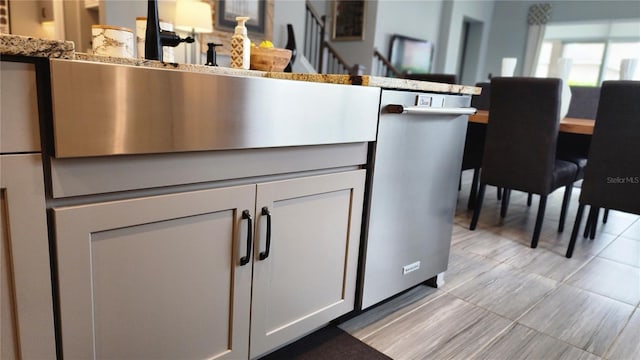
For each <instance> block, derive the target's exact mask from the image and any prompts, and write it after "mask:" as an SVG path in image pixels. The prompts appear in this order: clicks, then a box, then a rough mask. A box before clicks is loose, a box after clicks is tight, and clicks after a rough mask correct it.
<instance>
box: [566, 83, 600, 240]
mask: <svg viewBox="0 0 640 360" xmlns="http://www.w3.org/2000/svg"><path fill="white" fill-rule="evenodd" d="M599 99H600V87H599V86H571V103H570V105H569V111H568V113H567V116H568V117H574V118H583V119H595V118H596V114H597V112H598V101H599ZM590 143H591V136H590V135H582V134H569V133H560V134H559V135H558V158H560V159H562V160H566V161H571V162H573V163H575V164H576V165H578V176H577V179H583V178H584V168H585V167H586V165H587V158H588V155H589V146H590ZM599 214H600V209H599V208H595V207H591V208H590V210H589V215H588V216H587V223H586V225H585V228H584V237H585V238H587V237H589V236H590V237H591V239H593V238H594V237H595V233H596V229H597V224H598V221H597V219H598V217H599ZM608 216H609V209H605V210H604V216H603V218H602V222H603V223H606V222H607V218H608Z"/></svg>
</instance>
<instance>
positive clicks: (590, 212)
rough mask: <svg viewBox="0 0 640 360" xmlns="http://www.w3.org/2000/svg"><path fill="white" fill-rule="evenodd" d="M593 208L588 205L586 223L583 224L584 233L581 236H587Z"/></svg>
mask: <svg viewBox="0 0 640 360" xmlns="http://www.w3.org/2000/svg"><path fill="white" fill-rule="evenodd" d="M594 211H595V208H594V207H593V206H590V207H589V214H588V215H587V223H586V224H585V225H584V234H582V237H583V238H585V239H586V238H588V237H589V231H590V230H591V223H592V222H593V213H594Z"/></svg>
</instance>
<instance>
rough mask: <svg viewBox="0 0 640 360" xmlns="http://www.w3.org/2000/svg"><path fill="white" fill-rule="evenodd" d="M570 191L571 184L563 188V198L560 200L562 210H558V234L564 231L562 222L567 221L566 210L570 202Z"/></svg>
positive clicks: (571, 188)
mask: <svg viewBox="0 0 640 360" xmlns="http://www.w3.org/2000/svg"><path fill="white" fill-rule="evenodd" d="M572 190H573V184H569V185H567V186H566V187H565V188H564V197H563V198H562V209H561V210H560V225H558V232H563V231H564V222H565V220H566V219H567V209H568V208H569V202H571V191H572Z"/></svg>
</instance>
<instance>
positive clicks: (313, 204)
mask: <svg viewBox="0 0 640 360" xmlns="http://www.w3.org/2000/svg"><path fill="white" fill-rule="evenodd" d="M364 174H365V171H364V170H360V171H352V172H346V173H338V174H331V175H324V176H315V177H308V178H300V179H293V180H286V181H278V182H271V183H265V184H258V191H257V197H256V199H257V201H256V212H259V214H260V216H259V218H258V224H257V225H258V226H257V229H258V230H257V231H256V233H257V234H258V237H257V239H256V244H257V247H258V248H257V249H256V251H254V268H253V271H254V272H253V298H252V301H251V357H256V356H259V355H261V354H263V353H265V352H267V351H269V350H271V349H273V348H275V347H277V346H279V345H281V344H284V343H286V342H288V341H290V340H292V339H295V338H296V337H298V336H300V335H301V334H305V333H308V332H310V331H312V330H314V329H316V328H318V327H320V326H322V325H324V324H326V323H328V322H329V321H331V320H333V319H335V318H337V317H338V316H340V315H342V314H345V313H347V312H349V311H350V310H353V308H354V302H355V289H356V272H357V269H356V268H357V263H358V249H359V244H360V225H361V218H362V201H363V193H364V177H365V175H364ZM263 209H264V210H263ZM266 213H269V214H270V217H271V229H270V230H271V240H270V244H269V245H270V246H267V235H268V234H267V227H268V225H269V224H268V221H269V215H265V214H266ZM267 250H268V253H269V255H268V257H266V258H264V257H265V256H264V254H266V251H267ZM261 254H263V255H262V256H261ZM261 259H263V260H261Z"/></svg>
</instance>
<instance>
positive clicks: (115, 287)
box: [54, 170, 364, 359]
mask: <svg viewBox="0 0 640 360" xmlns="http://www.w3.org/2000/svg"><path fill="white" fill-rule="evenodd" d="M363 186H364V170H358V171H349V172H344V173H336V174H329V175H320V176H312V177H305V178H298V179H292V180H284V181H276V182H270V183H261V184H257V185H255V184H254V185H241V186H233V187H225V188H218V189H208V190H199V191H190V192H183V193H175V194H169V195H159V196H151V197H143V198H135V199H131V200H121V201H111V202H103V203H93V204H88V205H77V206H68V207H60V208H55V209H54V216H55V228H56V244H57V254H58V281H59V289H60V311H61V312H60V320H61V337H62V349H63V355H64V357H65V358H67V359H102V358H113V359H141V358H148V359H178V358H180V359H201V358H214V359H246V358H249V354H250V353H251V356H252V357H253V356H257V355H259V354H262V353H264V352H266V351H269V350H270V349H273V348H274V347H276V346H278V345H281V344H283V343H284V342H286V341H289V340H291V339H293V338H295V337H297V336H300V335H302V334H304V333H305V332H308V331H311V330H313V329H315V328H317V327H319V326H322V325H323V324H325V323H327V322H328V321H330V320H332V319H333V318H335V317H337V316H339V315H341V314H344V313H346V312H348V311H349V310H351V309H353V306H354V296H355V279H356V266H357V256H358V246H359V234H360V220H361V214H362V198H363ZM263 207H264V208H266V209H268V211H269V212H270V214H271V224H270V230H271V238H270V249H269V256H267V257H266V258H265V256H262V260H260V258H261V256H260V253H264V252H265V251H266V248H267V244H266V243H267V234H266V232H267V225H268V224H267V223H268V221H267V218H268V216H267V215H262V208H263ZM266 212H267V210H265V214H266ZM247 214H248V215H250V218H249V217H248V216H246V215H247ZM256 214H257V215H256ZM256 217H257V219H256ZM247 245H249V247H250V248H251V249H250V250H251V251H250V252H249V255H250V256H247V251H248V246H247ZM242 258H245V259H246V260H248V261H247V262H246V263H245V262H243V261H241V259H242ZM252 276H253V298H251V296H252V295H251V294H252ZM250 314H251V315H250ZM250 316H251V319H250ZM250 334H251V344H250V343H249V335H250ZM250 349H251V350H250Z"/></svg>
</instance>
